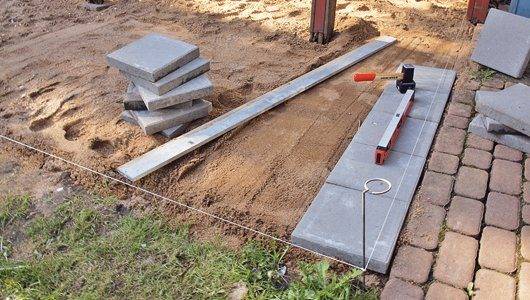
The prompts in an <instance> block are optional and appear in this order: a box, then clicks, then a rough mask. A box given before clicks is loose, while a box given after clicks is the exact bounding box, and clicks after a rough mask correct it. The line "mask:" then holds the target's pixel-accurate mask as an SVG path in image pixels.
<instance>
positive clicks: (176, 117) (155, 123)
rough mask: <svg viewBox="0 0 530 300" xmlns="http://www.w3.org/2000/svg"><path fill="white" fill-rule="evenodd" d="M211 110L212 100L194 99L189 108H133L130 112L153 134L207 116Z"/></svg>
mask: <svg viewBox="0 0 530 300" xmlns="http://www.w3.org/2000/svg"><path fill="white" fill-rule="evenodd" d="M211 110H212V103H211V102H208V101H206V100H194V101H193V105H192V106H191V107H187V108H166V109H160V110H155V111H147V110H143V111H137V110H131V111H130V112H131V114H132V115H133V116H134V118H135V119H136V121H138V125H140V127H141V128H142V130H143V131H144V132H145V133H146V134H153V133H157V132H159V131H162V130H165V129H168V128H171V127H174V126H176V125H179V124H183V123H188V122H191V121H193V120H195V119H199V118H202V117H205V116H207V115H208V113H210V111H211Z"/></svg>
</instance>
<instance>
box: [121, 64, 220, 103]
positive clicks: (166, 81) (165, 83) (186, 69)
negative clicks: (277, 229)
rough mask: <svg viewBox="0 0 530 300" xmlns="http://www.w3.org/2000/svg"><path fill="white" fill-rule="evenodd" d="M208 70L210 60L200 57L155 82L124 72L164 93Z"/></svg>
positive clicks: (151, 89) (135, 80) (135, 82)
mask: <svg viewBox="0 0 530 300" xmlns="http://www.w3.org/2000/svg"><path fill="white" fill-rule="evenodd" d="M208 70H210V61H209V60H206V59H204V58H201V57H199V58H197V59H195V60H193V61H191V62H189V63H187V64H185V65H184V66H182V67H180V68H178V69H176V70H175V71H173V72H171V73H169V74H167V75H166V76H164V77H162V78H160V80H157V81H155V82H150V81H149V80H145V79H143V78H140V77H137V76H134V75H131V74H127V73H124V74H125V76H126V77H127V78H128V79H129V80H131V81H132V82H134V84H136V85H137V86H140V87H142V88H144V89H146V90H148V91H150V92H151V93H153V94H155V95H163V94H165V93H167V92H169V91H171V90H173V89H174V88H176V87H178V86H180V85H182V84H184V83H186V82H188V81H190V80H192V79H193V78H195V77H197V76H199V75H201V74H204V73H206V72H208Z"/></svg>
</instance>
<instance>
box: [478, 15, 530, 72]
mask: <svg viewBox="0 0 530 300" xmlns="http://www.w3.org/2000/svg"><path fill="white" fill-rule="evenodd" d="M529 32H530V19H528V18H525V17H522V16H517V15H514V14H511V13H508V12H504V11H501V10H498V9H490V10H489V13H488V17H487V18H486V22H485V23H484V26H483V28H482V31H481V32H480V35H479V38H478V40H477V43H476V45H475V49H474V51H473V53H472V54H471V60H473V61H475V62H477V63H479V64H481V65H484V66H487V67H490V68H492V69H494V70H497V71H499V72H502V73H504V74H508V75H510V76H513V77H515V78H521V77H522V76H523V74H524V72H525V70H526V67H527V65H528V61H529V60H530V34H529Z"/></svg>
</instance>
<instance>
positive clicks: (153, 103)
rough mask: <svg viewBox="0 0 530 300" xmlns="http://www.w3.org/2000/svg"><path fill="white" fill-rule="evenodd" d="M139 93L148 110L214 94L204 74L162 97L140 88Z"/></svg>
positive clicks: (211, 85) (210, 83)
mask: <svg viewBox="0 0 530 300" xmlns="http://www.w3.org/2000/svg"><path fill="white" fill-rule="evenodd" d="M138 91H139V92H140V96H141V97H142V99H143V100H144V103H145V105H146V106H147V109H148V110H157V109H162V108H167V107H169V106H172V105H175V104H179V103H183V102H188V101H190V100H195V99H200V98H203V97H206V96H208V95H210V94H211V93H212V92H213V84H212V82H211V81H210V79H208V77H207V76H206V75H204V74H203V75H200V76H199V77H196V78H194V79H192V80H190V81H188V82H186V83H184V84H183V85H181V86H178V87H176V88H175V89H173V90H171V91H169V92H168V93H165V94H163V95H161V96H159V95H156V94H154V93H152V92H150V91H148V90H146V89H144V88H142V87H140V86H138Z"/></svg>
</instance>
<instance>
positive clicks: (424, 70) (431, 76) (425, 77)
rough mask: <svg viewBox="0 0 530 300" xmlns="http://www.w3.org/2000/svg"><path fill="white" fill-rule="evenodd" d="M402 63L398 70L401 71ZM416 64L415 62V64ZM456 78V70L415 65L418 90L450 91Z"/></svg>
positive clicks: (415, 79)
mask: <svg viewBox="0 0 530 300" xmlns="http://www.w3.org/2000/svg"><path fill="white" fill-rule="evenodd" d="M402 65H403V64H401V65H400V66H399V67H398V68H397V70H396V72H401V68H402ZM413 65H414V64H413ZM455 79H456V72H455V71H453V70H444V69H440V68H435V67H427V66H420V65H414V81H415V82H416V90H420V91H422V90H424V91H431V92H436V93H443V92H444V91H445V92H447V93H449V92H450V91H451V89H452V87H453V83H454V82H455Z"/></svg>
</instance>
